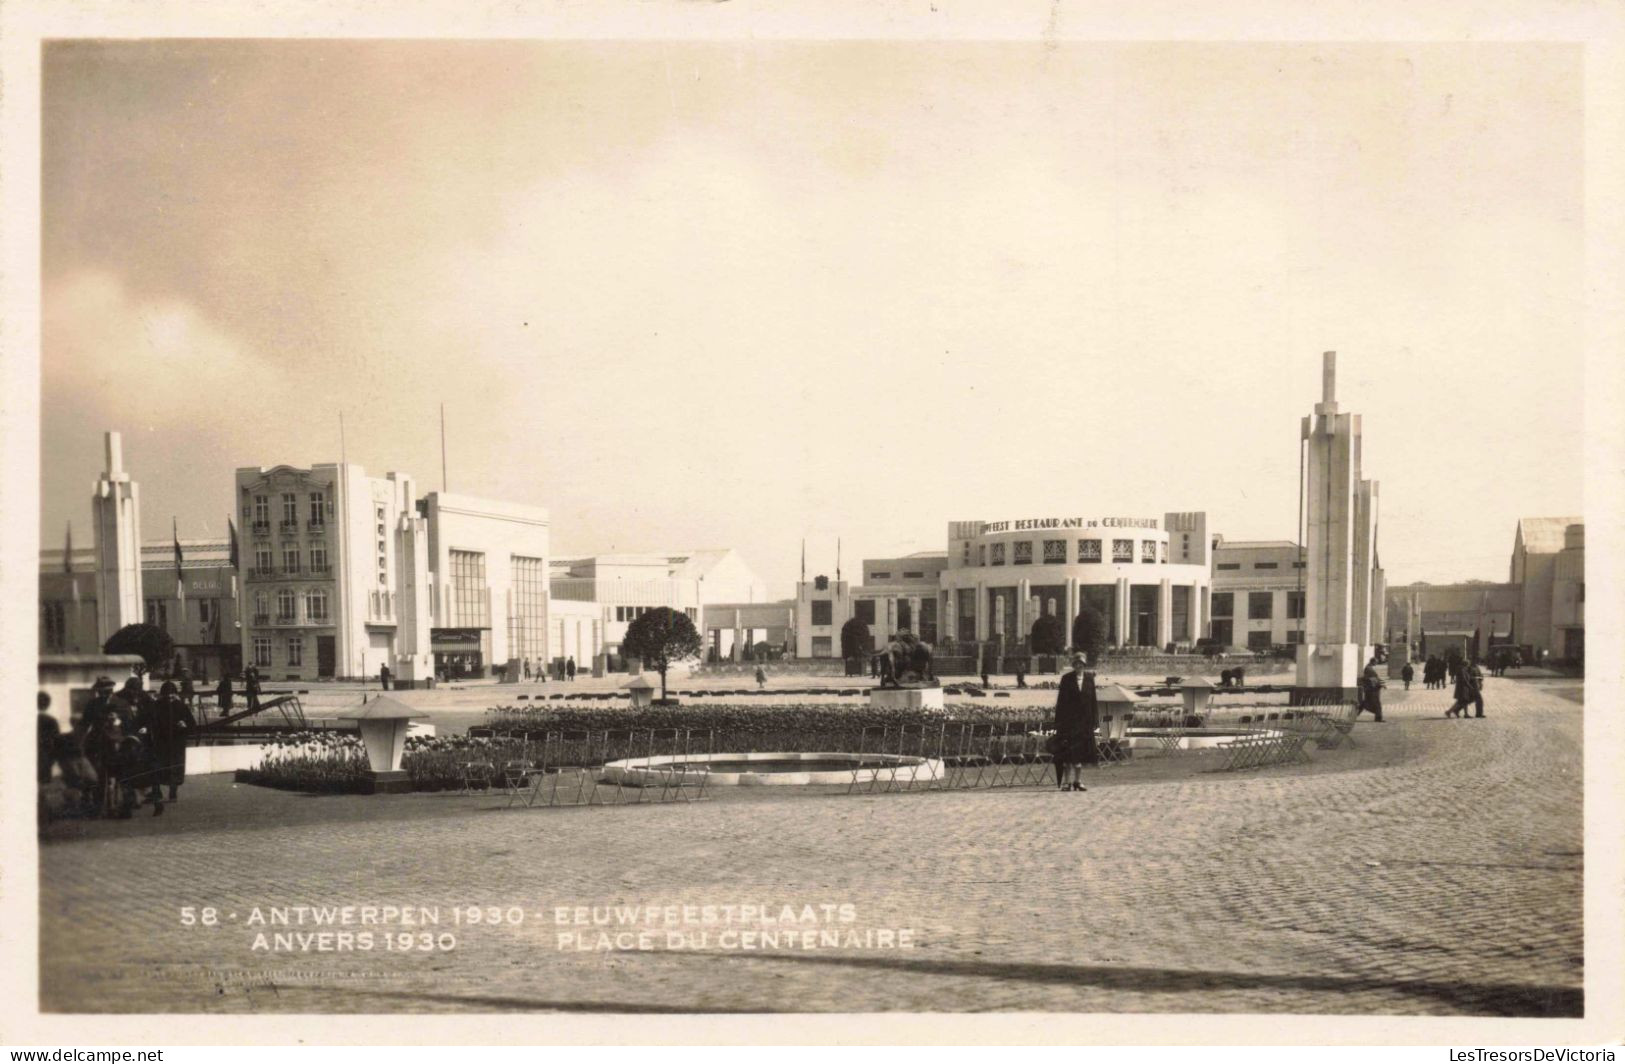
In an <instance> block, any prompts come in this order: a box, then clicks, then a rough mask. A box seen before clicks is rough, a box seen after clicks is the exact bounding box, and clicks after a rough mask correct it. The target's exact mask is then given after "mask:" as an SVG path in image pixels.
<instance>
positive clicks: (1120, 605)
mask: <svg viewBox="0 0 1625 1064" xmlns="http://www.w3.org/2000/svg"><path fill="white" fill-rule="evenodd" d="M1112 613H1113V614H1115V618H1114V620H1115V624H1114V626H1113V627H1115V628H1116V629H1117V637H1116V638H1115V639H1113V640H1112V646H1116V647H1122V646H1127V645H1128V640H1129V631H1128V626H1129V582H1128V577H1126V576H1120V577H1118V578H1117V596H1116V599H1115V600H1114V601H1113V602H1112Z"/></svg>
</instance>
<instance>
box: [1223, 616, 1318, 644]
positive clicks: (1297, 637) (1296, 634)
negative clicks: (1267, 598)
mask: <svg viewBox="0 0 1625 1064" xmlns="http://www.w3.org/2000/svg"><path fill="white" fill-rule="evenodd" d="M1231 636H1232V629H1231V627H1230V622H1229V621H1214V622H1213V638H1214V639H1215V640H1217V641H1218V642H1220V643H1222V644H1224V645H1225V646H1233V645H1235V644H1234V640H1233V639H1232V638H1231ZM1286 641H1287V643H1288V644H1296V643H1301V642H1303V629H1302V628H1294V629H1292V630H1291V631H1289V632H1287V633H1286ZM1274 642H1275V641H1274V638H1273V637H1272V636H1271V634H1270V632H1269V630H1268V629H1264V630H1261V631H1257V632H1248V633H1247V649H1248V650H1268V649H1269V648H1270V647H1271V646H1272V645H1274Z"/></svg>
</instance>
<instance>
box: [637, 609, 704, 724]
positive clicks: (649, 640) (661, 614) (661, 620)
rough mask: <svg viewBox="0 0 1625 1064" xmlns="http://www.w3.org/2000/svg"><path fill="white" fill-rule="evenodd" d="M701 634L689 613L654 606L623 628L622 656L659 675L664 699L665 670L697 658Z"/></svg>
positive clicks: (661, 696) (661, 698)
mask: <svg viewBox="0 0 1625 1064" xmlns="http://www.w3.org/2000/svg"><path fill="white" fill-rule="evenodd" d="M701 645H702V643H701V641H700V633H699V632H698V631H696V630H695V628H694V622H693V621H691V620H689V619H688V614H686V613H679V612H677V611H676V610H674V609H672V608H671V607H669V606H657V607H656V608H654V609H652V610H650V611H649V612H647V613H645V614H644V615H643V616H641V617H639V618H638V619H637V620H635V621H633V622H632V623H631V624H629V625H627V627H626V637H625V638H624V639H622V640H621V653H623V654H626V655H629V656H631V657H636V658H642V659H643V663H644V664H645V665H647V666H648V667H650V668H652V669H654V670H655V671H656V672H658V673H659V674H660V700H661V701H662V702H664V701H665V700H666V670H667V669H669V668H671V667H672V666H673V665H674V664H676V663H677V662H679V661H687V660H688V659H689V658H695V657H699V654H700V647H701Z"/></svg>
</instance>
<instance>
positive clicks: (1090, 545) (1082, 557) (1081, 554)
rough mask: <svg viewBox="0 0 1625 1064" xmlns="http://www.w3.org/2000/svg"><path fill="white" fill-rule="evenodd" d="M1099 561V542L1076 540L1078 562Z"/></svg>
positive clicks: (1094, 540)
mask: <svg viewBox="0 0 1625 1064" xmlns="http://www.w3.org/2000/svg"><path fill="white" fill-rule="evenodd" d="M1099 560H1100V540H1098V539H1080V540H1078V561H1080V562H1098V561H1099Z"/></svg>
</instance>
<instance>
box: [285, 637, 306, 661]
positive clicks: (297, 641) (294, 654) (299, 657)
mask: <svg viewBox="0 0 1625 1064" xmlns="http://www.w3.org/2000/svg"><path fill="white" fill-rule="evenodd" d="M304 663H305V641H304V639H303V638H302V637H300V636H297V635H291V636H289V637H288V667H289V668H291V669H297V668H298V667H299V666H301V665H303V664H304Z"/></svg>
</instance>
